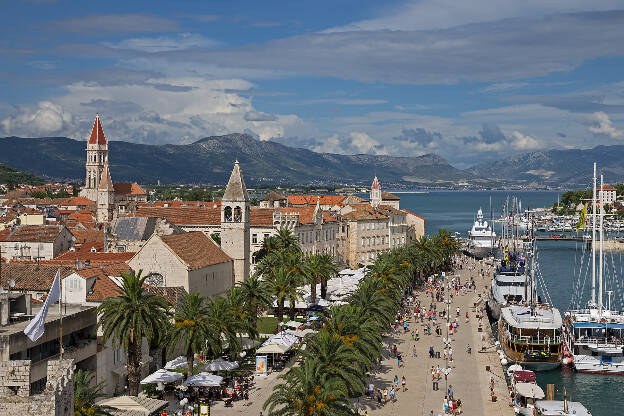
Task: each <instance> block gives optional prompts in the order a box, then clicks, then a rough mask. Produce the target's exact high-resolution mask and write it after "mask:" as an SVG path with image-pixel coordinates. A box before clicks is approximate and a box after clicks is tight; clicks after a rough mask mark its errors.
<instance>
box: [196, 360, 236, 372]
mask: <svg viewBox="0 0 624 416" xmlns="http://www.w3.org/2000/svg"><path fill="white" fill-rule="evenodd" d="M235 368H238V363H237V362H236V361H225V360H224V359H222V358H217V359H216V360H214V361H212V362H211V363H208V364H206V365H205V366H203V367H202V371H232V370H234V369H235Z"/></svg>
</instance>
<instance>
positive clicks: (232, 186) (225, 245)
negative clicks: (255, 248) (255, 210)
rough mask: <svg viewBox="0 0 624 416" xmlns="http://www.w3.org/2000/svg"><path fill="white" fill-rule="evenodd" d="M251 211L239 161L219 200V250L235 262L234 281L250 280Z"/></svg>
mask: <svg viewBox="0 0 624 416" xmlns="http://www.w3.org/2000/svg"><path fill="white" fill-rule="evenodd" d="M250 215H251V208H250V202H249V195H248V194H247V187H246V186H245V181H244V180H243V174H242V172H241V169H240V166H239V164H238V160H237V161H236V162H235V163H234V169H232V174H231V175H230V180H229V181H228V184H227V187H226V188H225V193H224V194H223V199H221V249H222V250H223V251H224V252H225V254H227V255H228V256H230V257H231V258H232V259H233V260H234V281H235V282H240V281H244V280H247V278H248V277H249V266H250V258H251V254H250V237H249V219H250Z"/></svg>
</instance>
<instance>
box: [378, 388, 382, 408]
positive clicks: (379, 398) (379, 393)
mask: <svg viewBox="0 0 624 416" xmlns="http://www.w3.org/2000/svg"><path fill="white" fill-rule="evenodd" d="M381 398H382V394H381V389H377V404H378V405H381Z"/></svg>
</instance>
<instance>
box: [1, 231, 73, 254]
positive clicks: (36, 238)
mask: <svg viewBox="0 0 624 416" xmlns="http://www.w3.org/2000/svg"><path fill="white" fill-rule="evenodd" d="M72 241H73V240H72V234H71V232H70V231H69V230H68V229H67V227H65V226H63V225H18V226H14V227H12V228H11V229H7V230H4V232H3V233H2V234H1V235H0V251H2V257H4V258H6V259H9V260H49V259H52V258H54V257H56V256H58V255H59V254H60V253H62V252H64V251H66V250H69V249H70V248H71V246H72Z"/></svg>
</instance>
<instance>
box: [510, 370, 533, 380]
mask: <svg viewBox="0 0 624 416" xmlns="http://www.w3.org/2000/svg"><path fill="white" fill-rule="evenodd" d="M513 375H514V380H516V381H517V382H520V383H535V373H534V372H533V371H529V370H516V371H514V373H513Z"/></svg>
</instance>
